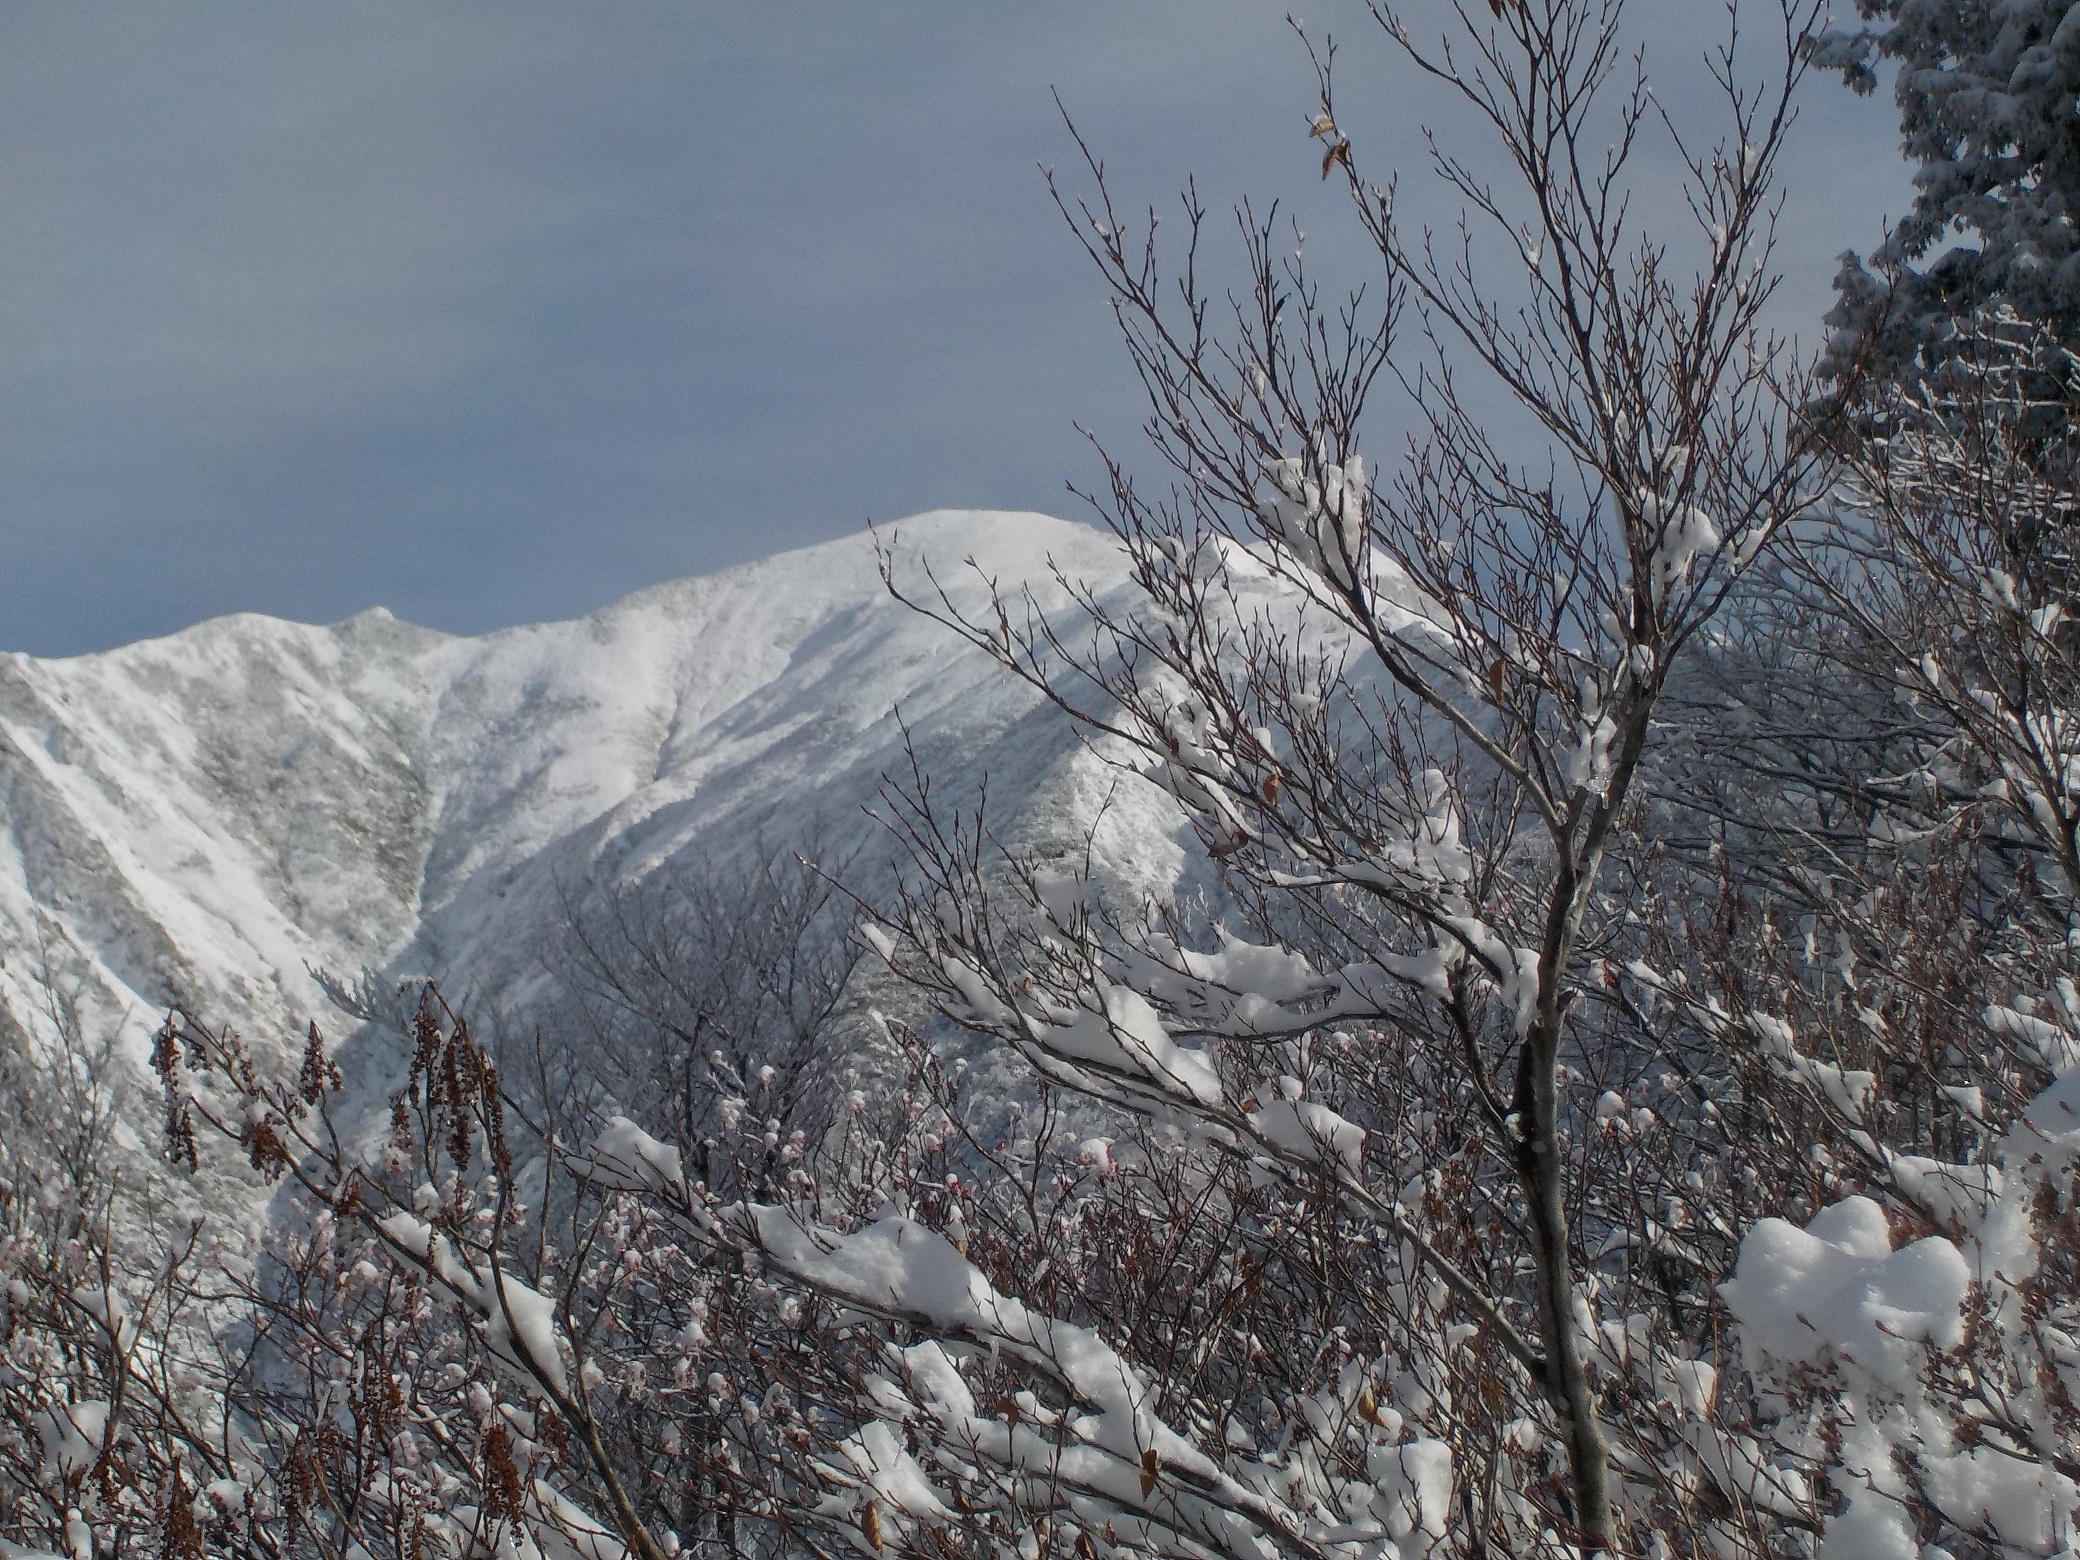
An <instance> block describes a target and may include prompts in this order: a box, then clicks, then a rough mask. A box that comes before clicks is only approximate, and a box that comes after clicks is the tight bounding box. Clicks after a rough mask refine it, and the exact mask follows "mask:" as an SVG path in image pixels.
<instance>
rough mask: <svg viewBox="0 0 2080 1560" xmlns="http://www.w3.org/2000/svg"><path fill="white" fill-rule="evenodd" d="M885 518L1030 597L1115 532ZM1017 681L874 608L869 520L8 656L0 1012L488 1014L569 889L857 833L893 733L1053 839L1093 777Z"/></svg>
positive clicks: (1036, 520)
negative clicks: (427, 623) (420, 603)
mask: <svg viewBox="0 0 2080 1560" xmlns="http://www.w3.org/2000/svg"><path fill="white" fill-rule="evenodd" d="M882 535H883V538H884V541H891V540H892V541H893V542H894V543H895V545H896V546H897V547H898V548H899V549H900V550H902V551H903V552H904V553H906V554H911V553H914V554H921V555H924V556H928V557H930V558H931V559H932V560H934V562H935V563H936V564H937V566H938V567H939V568H940V569H941V571H942V572H943V573H944V574H945V575H946V577H947V578H948V579H949V580H950V581H952V582H953V583H955V584H956V586H957V588H958V589H959V590H961V591H964V592H965V593H966V594H967V595H968V596H970V597H977V598H979V595H980V586H979V581H978V580H975V579H973V578H971V577H964V576H966V571H965V570H964V569H963V567H962V565H963V561H964V560H965V559H967V558H968V557H969V556H971V555H972V556H973V557H974V559H975V561H976V562H977V563H978V564H979V566H980V567H981V569H982V570H983V571H985V572H987V573H988V574H990V575H992V576H996V577H999V578H1002V579H1004V580H1006V581H1023V580H1032V581H1034V582H1035V583H1036V584H1038V585H1040V586H1041V587H1042V590H1043V594H1047V593H1048V583H1047V576H1046V572H1045V567H1044V565H1045V561H1046V560H1047V559H1048V558H1049V557H1050V556H1052V557H1054V558H1056V559H1058V560H1059V561H1061V562H1062V563H1063V564H1064V565H1066V566H1067V567H1068V569H1069V570H1070V571H1071V572H1072V573H1073V574H1075V575H1078V576H1080V577H1083V578H1086V579H1090V580H1092V581H1095V582H1097V583H1098V584H1099V585H1100V586H1101V588H1102V587H1104V586H1105V584H1106V583H1107V582H1108V581H1109V582H1118V581H1120V579H1121V578H1122V565H1121V561H1120V559H1119V557H1118V555H1117V552H1116V549H1115V548H1114V547H1113V546H1112V545H1111V543H1110V541H1109V539H1108V538H1105V537H1103V536H1101V535H1100V534H1098V533H1096V532H1094V531H1092V530H1090V529H1089V528H1086V527H1083V526H1076V525H1071V524H1068V523H1066V522H1063V521H1059V520H1054V519H1050V518H1047V517H1045V516H1041V515H1030V514H983V513H953V512H942V513H937V514H932V515H926V516H921V517H919V518H917V519H914V520H909V521H904V522H900V523H899V524H898V525H896V526H893V527H889V528H884V530H883V533H882ZM1054 594H1057V595H1058V594H1059V593H1058V592H1055V593H1054ZM1036 702H1037V701H1036V700H1035V699H1034V698H1033V697H1032V696H1031V695H1030V694H1029V693H1027V692H1025V691H1023V690H1020V689H1018V688H1016V687H1015V686H1011V685H1008V684H1007V683H1006V682H1005V681H1004V679H1002V678H1001V677H1000V676H999V675H998V674H997V673H996V671H995V669H994V668H993V667H992V666H990V665H989V664H988V663H987V661H986V659H985V658H984V657H982V656H980V655H978V654H975V653H973V652H972V651H966V650H964V649H963V647H961V646H959V645H958V644H954V643H951V642H949V641H948V639H947V637H946V636H945V635H944V634H943V632H941V631H940V630H938V629H937V628H936V627H934V626H933V625H931V624H929V623H927V622H924V621H923V620H921V619H919V618H918V617H917V616H916V615H915V614H913V613H911V612H909V611H908V610H906V609H904V608H903V607H901V606H900V605H898V604H897V603H895V602H893V601H891V600H890V599H889V597H888V595H887V593H886V591H885V590H884V589H883V587H882V584H881V580H880V577H879V574H878V571H877V565H876V558H875V552H874V543H873V540H872V539H871V538H870V537H869V536H867V535H865V534H861V535H858V536H854V537H849V538H846V539H844V540H842V541H837V542H832V543H829V544H826V545H823V546H820V547H814V548H809V549H806V550H804V551H800V552H795V553H789V554H785V555H782V556H779V557H775V558H772V559H768V560H766V561H764V562H761V563H757V564H753V565H750V566H747V567H743V568H739V569H734V570H731V571H728V572H726V573H723V574H719V575H715V576H711V577H705V578H698V579H690V580H681V581H677V582H674V583H671V584H666V585H660V586H656V587H654V588H652V589H649V590H645V591H642V592H639V593H638V594H636V595H634V596H631V597H629V598H628V599H626V600H624V601H621V602H618V603H616V604H615V605H613V606H610V607H608V608H606V609H604V610H603V611H601V612H599V613H597V614H595V615H594V616H592V617H589V618H583V619H579V620H575V621H571V622H563V623H551V624H546V625H540V626H535V627H526V628H516V629H511V630H507V631H503V632H500V633H495V634H490V635H487V636H484V637H482V638H476V639H464V638H453V637H448V636H444V635H441V634H437V633H434V632H431V631H429V630H426V629H422V628H418V627H414V626H412V625H410V624H406V623H402V622H399V621H398V620H396V619H394V618H392V617H391V616H389V615H388V614H387V613H384V612H382V611H380V610H378V611H372V612H367V613H363V614H361V615H359V616H357V617H354V618H351V619H349V620H348V621H346V622H344V623H340V624H336V625H333V626H331V627H325V628H317V627H309V626H305V625H302V624H296V623H287V622H282V621H279V620H275V619H270V618H263V617H257V616H240V617H230V618H224V619H219V620H216V621H213V622H209V623H204V624H202V625H200V626H198V627H196V628H193V629H189V630H187V631H185V632H182V633H179V634H174V635H171V636H169V637H167V638H165V639H160V640H153V641H150V642H146V643H140V644H136V645H131V646H126V647H124V648H122V649H120V650H115V651H111V652H108V653H106V654H100V655H93V656H85V657H80V658H77V659H72V660H59V661H45V660H36V659H32V658H29V657H25V656H12V657H8V658H6V659H4V660H0V773H4V776H5V786H6V799H7V800H6V811H5V827H4V831H0V950H4V953H5V963H4V966H0V1007H4V1011H5V1013H6V1014H7V1015H8V1018H9V1019H11V1021H12V1022H13V1023H14V1024H16V1025H19V1026H21V1027H22V1028H24V1029H27V1030H29V1031H31V1032H41V1031H47V1030H48V1027H49V1021H48V1011H49V1003H48V1001H47V998H46V994H45V992H44V991H43V990H42V989H41V987H42V982H43V980H44V977H45V976H46V974H48V976H49V977H50V979H51V980H53V981H54V982H55V983H56V984H57V985H59V986H60V987H61V988H62V989H64V990H66V991H68V992H76V993H77V994H78V996H79V997H80V999H81V1005H82V1011H83V1014H84V1016H85V1017H86V1018H87V1019H88V1021H89V1024H90V1027H99V1028H106V1027H110V1026H119V1027H120V1028H121V1030H122V1032H123V1034H124V1036H125V1044H126V1047H127V1049H128V1051H129V1053H130V1054H131V1056H132V1057H133V1058H134V1059H135V1060H136V1062H137V1063H138V1065H139V1077H140V1079H142V1077H143V1074H142V1061H143V1056H144V1051H145V1048H146V1044H147V1041H148V1038H149V1036H150V1034H151V1031H152V1029H153V1028H154V1027H155V1026H156V1025H157V1023H158V1021H159V1019H160V1017H161V1016H162V1015H163V1013H164V1010H165V1008H166V1006H167V1004H168V1003H169V1002H172V1001H174V1000H176V999H180V1000H184V1001H186V1002H188V1003H190V1004H191V1005H192V1006H194V1008H195V1009H196V1011H197V1012H198V1013H199V1014H202V1015H204V1016H206V1017H208V1018H209V1019H211V1020H212V1021H214V1022H223V1023H229V1024H231V1025H233V1026H235V1027H236V1028H238V1029H239V1030H240V1031H241V1032H243V1033H244V1034H245V1035H246V1036H247V1037H248V1038H249V1039H250V1040H252V1042H253V1043H254V1044H255V1045H256V1046H258V1047H260V1048H261V1050H262V1052H263V1054H264V1053H266V1052H267V1051H268V1050H269V1049H270V1048H273V1047H280V1046H284V1045H293V1044H295V1043H296V1042H297V1040H298V1037H300V1036H301V1034H302V1032H303V1028H304V1025H305V1023H306V1022H307V1021H308V1020H309V1019H311V1018H313V1017H315V1018H317V1019H318V1021H319V1022H320V1023H321V1024H323V1025H326V1026H327V1027H328V1028H334V1027H341V1026H344V1025H346V1024H347V1023H348V1021H347V1020H345V1019H344V1018H342V1017H341V1015H339V1014H338V1013H337V1012H336V1011H335V1010H334V1009H333V1008H332V1006H331V1005H330V1003H329V1002H328V1001H327V999H326V998H325V996H324V994H323V992H322V991H321V989H320V986H319V984H318V982H317V981H316V980H314V979H313V972H314V971H323V972H326V973H328V974H331V975H337V976H344V977H349V978H351V977H353V976H354V975H356V974H358V973H359V972H360V971H361V970H363V969H374V970H377V971H382V972H385V973H386V974H396V975H399V976H405V975H433V976H437V977H439V978H441V979H442V980H443V982H444V984H445V985H446V986H447V988H448V989H449V990H450V991H451V992H453V993H454V994H455V995H457V996H458V997H459V998H465V999H466V998H468V997H470V996H471V995H473V994H477V993H487V992H489V993H496V994H497V1000H498V1001H499V1002H500V1003H502V1004H505V1005H508V1006H510V1005H511V1004H512V1003H514V1002H515V1001H524V1000H525V998H526V995H527V988H528V986H529V983H530V982H536V981H539V980H540V979H541V974H540V968H539V963H538V958H539V954H540V950H541V948H542V946H543V944H544V941H545V940H546V939H549V938H552V937H554V936H555V935H556V933H557V931H558V929H559V926H560V923H561V922H562V920H563V919H564V917H565V915H566V906H567V903H568V900H569V898H570V896H571V895H572V894H573V893H574V892H576V893H577V894H579V895H580V896H582V894H583V893H584V892H585V891H586V890H587V889H588V888H589V887H592V886H594V885H599V884H614V883H621V882H626V881H629V880H632V879H636V878H640V877H643V876H645V875H647V874H649V873H651V872H653V871H654V870H655V869H656V868H657V867H658V866H659V865H660V864H662V863H666V862H669V861H673V860H674V859H677V860H679V861H682V862H683V861H701V860H707V859H711V858H713V857H714V856H716V855H718V854H729V853H733V852H734V853H742V852H744V851H747V850H749V849H751V848H753V847H755V846H760V845H762V846H763V847H764V848H766V849H767V850H769V851H775V852H777V851H782V850H786V849H789V848H792V847H793V846H795V845H796V844H798V843H799V842H800V840H801V838H802V837H803V835H804V834H805V833H807V832H810V831H811V830H815V831H817V832H820V834H821V835H822V836H823V837H824V839H825V840H826V842H827V843H829V844H830V845H831V846H832V847H833V848H834V849H836V850H839V851H844V850H848V849H850V848H851V847H852V846H854V845H855V844H857V843H858V842H860V841H862V840H864V839H866V838H868V837H869V829H870V826H869V825H867V824H866V823H865V822H864V820H863V818H862V816H861V808H862V805H863V804H865V803H867V802H868V801H869V800H871V798H872V797H873V795H874V792H875V789H876V787H877V785H878V782H879V779H880V777H881V775H882V774H883V773H884V772H885V771H887V770H889V769H890V768H891V767H892V766H898V767H899V765H900V759H901V742H902V731H901V725H902V724H903V723H907V724H908V725H909V727H910V728H911V729H912V731H913V732H914V733H915V735H916V738H917V740H918V743H919V745H920V747H921V749H922V750H923V751H924V752H925V754H926V755H927V756H928V757H929V758H930V760H931V763H932V766H933V769H934V772H935V773H936V774H937V775H938V776H939V777H940V782H941V783H942V785H944V786H946V787H948V788H949V790H950V792H955V793H957V792H959V791H961V789H962V788H963V787H967V788H972V787H973V786H974V785H975V784H976V783H977V781H978V780H979V778H980V777H981V776H982V775H984V774H985V773H987V774H988V775H989V777H990V784H991V787H992V797H993V800H992V810H993V812H994V813H995V814H996V816H997V817H998V819H999V821H1000V822H1002V823H1005V824H1007V825H1009V826H1010V827H1011V828H1012V830H1013V831H1014V832H1024V833H1028V834H1033V835H1046V834H1049V833H1050V832H1060V833H1070V832H1073V831H1074V829H1075V828H1076V826H1077V823H1078V821H1079V820H1081V819H1086V818H1087V817H1088V816H1089V814H1090V813H1091V812H1092V811H1093V810H1094V808H1095V806H1096V803H1097V799H1098V797H1099V796H1100V795H1101V794H1102V786H1103V781H1102V780H1101V779H1100V778H1099V777H1097V776H1096V775H1094V774H1093V773H1092V772H1091V770H1092V766H1091V765H1090V764H1089V762H1088V759H1087V758H1086V757H1084V756H1082V755H1081V754H1080V753H1079V750H1078V749H1077V747H1076V744H1075V742H1074V741H1073V739H1072V737H1071V736H1070V734H1069V732H1068V730H1067V729H1066V727H1065V725H1064V724H1063V723H1062V722H1060V721H1059V720H1055V719H1052V718H1049V717H1048V716H1046V715H1043V714H1039V713H1037V712H1036V709H1035V705H1036ZM898 710H900V720H899V718H898V714H897V712H898ZM1116 838H1117V844H1118V855H1119V860H1118V862H1117V865H1118V866H1119V867H1120V868H1121V869H1123V870H1126V871H1129V872H1130V873H1132V874H1134V875H1136V876H1144V877H1149V878H1151V879H1157V878H1167V877H1168V876H1169V875H1171V874H1174V872H1175V871H1176V870H1177V866H1178V862H1179V860H1180V857H1179V855H1178V852H1177V851H1176V849H1175V848H1174V846H1173V845H1172V844H1171V843H1170V841H1169V840H1168V839H1167V838H1166V837H1165V836H1164V835H1163V833H1162V832H1161V831H1160V830H1156V831H1141V832H1140V833H1135V832H1133V831H1125V830H1122V831H1118V832H1117V836H1116ZM871 854H872V853H871V852H870V853H869V855H870V857H871ZM883 854H884V855H885V852H884V853H883ZM47 1038H48V1036H47V1035H46V1039H47Z"/></svg>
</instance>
